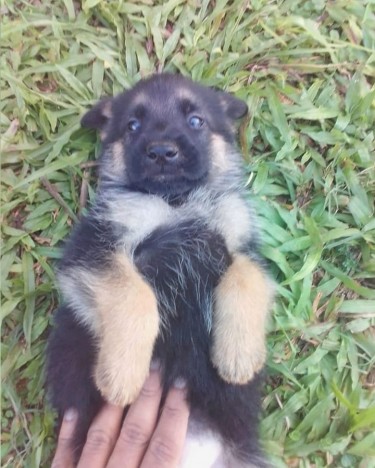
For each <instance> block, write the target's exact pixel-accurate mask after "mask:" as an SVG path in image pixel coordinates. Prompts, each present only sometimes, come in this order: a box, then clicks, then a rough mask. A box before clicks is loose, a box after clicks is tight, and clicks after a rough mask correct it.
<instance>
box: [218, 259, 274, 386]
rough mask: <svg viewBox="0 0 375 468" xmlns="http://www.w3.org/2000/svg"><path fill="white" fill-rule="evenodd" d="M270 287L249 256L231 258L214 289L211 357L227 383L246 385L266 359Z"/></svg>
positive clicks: (271, 295)
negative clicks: (266, 323) (231, 260)
mask: <svg viewBox="0 0 375 468" xmlns="http://www.w3.org/2000/svg"><path fill="white" fill-rule="evenodd" d="M272 298H273V288H272V285H271V283H270V281H269V280H268V278H267V277H266V276H265V274H264V272H263V271H262V270H261V268H260V267H259V266H258V265H257V264H256V263H254V262H253V261H251V260H250V259H249V258H247V257H245V256H243V255H239V256H237V257H235V258H234V260H233V263H232V264H231V265H230V267H229V268H228V270H227V271H226V273H225V274H224V276H223V278H222V279H221V281H220V283H219V285H218V286H217V288H216V291H215V309H214V317H213V335H212V336H213V342H212V347H211V360H212V363H213V365H214V366H215V367H216V368H217V371H218V373H219V375H220V376H221V377H222V378H223V379H224V380H225V381H227V382H229V383H233V384H245V383H247V382H249V381H250V380H251V379H252V378H253V377H254V374H256V373H257V372H259V371H260V370H261V369H262V367H263V365H264V363H265V360H266V345H265V322H266V318H267V314H268V310H269V308H270V305H271V302H272Z"/></svg>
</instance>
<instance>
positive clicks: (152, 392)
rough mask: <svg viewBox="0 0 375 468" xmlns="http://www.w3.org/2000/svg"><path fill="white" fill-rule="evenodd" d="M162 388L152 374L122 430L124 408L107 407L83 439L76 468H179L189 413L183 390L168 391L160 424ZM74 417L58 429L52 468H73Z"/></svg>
mask: <svg viewBox="0 0 375 468" xmlns="http://www.w3.org/2000/svg"><path fill="white" fill-rule="evenodd" d="M161 395H162V388H161V383H160V375H159V373H158V372H156V371H151V373H150V375H149V377H148V378H147V380H146V382H145V384H144V386H143V388H142V391H141V393H140V395H139V396H138V398H137V400H136V401H135V402H134V403H133V404H132V405H131V406H130V408H129V411H128V413H127V415H126V417H125V420H124V422H123V424H122V426H121V421H122V416H123V411H124V410H123V408H122V407H119V406H114V405H111V404H105V405H104V407H103V408H102V410H101V411H100V412H99V413H98V415H97V416H96V418H95V419H94V421H93V423H92V424H91V427H90V429H89V431H88V434H87V440H86V443H85V446H84V448H83V451H82V455H81V457H80V459H79V462H78V465H77V468H119V467H121V468H154V467H155V466H157V467H158V468H159V467H160V468H172V467H176V466H178V462H179V460H180V457H181V454H182V449H183V445H184V441H185V436H186V431H187V424H188V418H189V409H188V406H187V403H186V399H185V396H186V392H185V385H184V383H183V382H181V381H177V382H176V383H175V385H174V387H173V388H171V389H170V391H169V393H168V395H167V398H166V401H165V404H164V406H163V409H162V412H161V416H160V418H159V420H157V419H158V413H159V406H160V400H161ZM76 418H77V415H76V413H75V412H74V411H72V410H69V411H68V412H67V413H66V414H65V416H64V420H63V422H62V425H61V429H60V434H59V439H58V442H57V449H56V453H55V456H54V459H53V462H52V468H72V467H74V462H73V453H72V450H71V442H72V438H73V437H74V428H75V424H76Z"/></svg>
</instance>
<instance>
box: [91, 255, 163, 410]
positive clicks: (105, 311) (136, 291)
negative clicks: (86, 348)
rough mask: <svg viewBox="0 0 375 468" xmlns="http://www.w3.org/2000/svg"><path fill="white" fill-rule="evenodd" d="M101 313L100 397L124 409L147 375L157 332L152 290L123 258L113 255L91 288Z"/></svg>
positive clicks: (98, 361)
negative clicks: (97, 281)
mask: <svg viewBox="0 0 375 468" xmlns="http://www.w3.org/2000/svg"><path fill="white" fill-rule="evenodd" d="M94 302H95V305H96V309H97V312H98V314H99V321H100V330H99V333H100V335H99V354H98V360H97V364H96V367H95V375H94V378H95V382H96V385H97V386H98V388H99V390H100V392H101V393H102V395H103V396H104V398H105V399H106V400H108V401H110V402H111V403H114V404H118V405H127V404H129V403H131V402H132V401H133V400H134V399H135V398H136V396H137V395H138V393H139V391H140V390H141V387H142V385H143V383H144V381H145V379H146V377H147V375H148V372H149V368H150V361H151V358H152V351H153V347H154V343H155V340H156V337H157V335H158V331H159V315H158V309H157V301H156V298H155V295H154V293H153V291H152V289H151V287H150V286H149V285H148V284H147V283H146V282H145V280H144V279H143V278H142V277H141V275H140V274H139V273H138V272H137V271H136V269H135V267H134V266H133V265H132V263H131V262H130V261H129V260H128V259H127V258H126V257H125V255H120V254H115V256H114V259H113V263H112V269H111V271H106V272H105V274H104V275H103V276H102V277H101V278H100V283H98V285H97V287H96V288H95V301H94Z"/></svg>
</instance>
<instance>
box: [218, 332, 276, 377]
mask: <svg viewBox="0 0 375 468" xmlns="http://www.w3.org/2000/svg"><path fill="white" fill-rule="evenodd" d="M225 343H226V345H225ZM266 355H267V353H266V347H265V345H264V342H259V341H258V342H257V343H254V342H247V343H244V342H243V340H240V341H238V340H237V341H236V342H232V341H231V339H228V340H223V339H216V340H215V341H214V344H213V346H212V349H211V360H212V363H213V365H214V367H216V369H217V371H218V374H219V375H220V377H221V378H222V379H223V380H225V381H226V382H228V383H232V384H246V383H247V382H250V380H252V378H253V377H254V375H255V374H257V373H258V372H259V371H260V370H261V369H262V368H263V366H264V363H265V361H266Z"/></svg>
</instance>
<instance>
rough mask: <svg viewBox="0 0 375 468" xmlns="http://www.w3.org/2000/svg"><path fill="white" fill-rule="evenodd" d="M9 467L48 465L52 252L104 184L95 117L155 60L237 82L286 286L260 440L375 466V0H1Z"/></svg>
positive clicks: (220, 81)
mask: <svg viewBox="0 0 375 468" xmlns="http://www.w3.org/2000/svg"><path fill="white" fill-rule="evenodd" d="M0 12H1V14H2V28H1V48H2V54H1V58H0V70H1V76H0V79H1V101H0V123H1V127H2V138H1V161H2V173H1V186H2V190H1V216H2V227H1V229H2V238H3V243H2V259H1V294H2V308H1V316H2V399H1V403H2V420H1V424H2V435H1V441H2V466H4V467H14V468H21V467H39V466H40V467H45V466H48V463H47V460H48V459H49V457H50V454H51V452H52V451H53V447H54V438H53V437H54V436H53V425H54V415H53V413H52V412H51V411H50V409H48V405H47V401H46V395H45V391H44V381H43V363H44V350H45V344H46V338H47V336H48V330H49V327H50V325H51V323H52V320H53V312H54V310H55V308H56V305H57V303H58V292H57V291H56V286H55V278H54V264H55V262H56V260H57V259H58V258H59V255H60V252H61V251H60V247H61V243H62V241H63V240H64V239H65V238H66V236H67V235H68V234H69V232H70V231H71V227H72V225H73V224H74V222H75V220H76V219H77V217H79V215H80V212H81V211H82V210H84V209H85V206H87V205H88V204H90V200H92V199H93V198H94V193H95V183H96V177H95V160H96V157H97V155H98V152H99V142H98V139H97V137H96V136H95V135H94V134H93V133H92V132H88V131H86V130H82V129H80V123H79V122H80V117H81V116H82V114H83V113H84V111H85V109H87V108H89V107H90V106H91V105H92V104H93V103H94V102H95V101H96V100H98V99H99V98H100V97H101V96H105V95H113V94H115V93H118V92H119V91H121V90H123V89H124V88H128V87H129V86H131V85H132V84H133V83H135V82H137V80H139V79H140V78H141V77H143V76H147V75H149V74H150V73H153V72H155V71H161V70H165V71H172V72H180V73H183V74H185V75H188V76H191V77H192V78H193V79H195V80H198V81H200V82H201V83H204V84H207V85H210V86H217V87H220V88H223V89H226V90H228V91H231V92H233V93H235V94H236V95H237V96H238V97H240V98H242V99H244V100H246V101H247V103H248V105H249V108H250V115H249V118H248V119H247V121H246V122H244V125H242V127H241V129H240V132H239V136H240V138H239V140H240V145H241V147H242V150H243V152H244V163H245V165H246V169H247V173H248V179H247V186H248V191H249V197H252V199H253V200H254V203H255V205H256V206H257V208H258V211H259V216H260V221H261V226H262V230H263V234H262V240H263V253H264V256H265V257H266V258H267V259H268V261H269V265H270V269H271V272H272V275H273V277H274V278H275V280H276V282H277V284H278V287H277V292H278V297H277V301H276V304H275V306H274V309H273V313H272V318H271V320H270V323H269V335H268V350H269V355H268V362H267V369H266V370H267V381H266V386H265V389H264V399H263V415H262V421H261V432H262V440H263V441H264V447H265V450H266V452H267V454H268V456H269V458H270V460H272V462H273V463H274V466H276V467H326V466H327V467H328V466H329V467H361V468H368V467H374V466H375V392H374V388H375V368H374V361H375V288H374V286H375V219H374V195H375V135H374V130H375V87H374V83H375V2H374V0H335V1H333V0H331V1H323V0H306V1H305V0H253V1H243V0H241V1H239V0H233V1H222V0H217V1H208V0H202V1H198V0H189V1H181V0H169V1H167V2H160V1H156V2H154V1H151V0H143V1H142V0H141V1H129V2H127V1H121V0H119V1H110V0H102V1H100V0H85V1H82V2H78V1H74V2H73V0H60V1H54V2H43V1H38V0H34V1H31V0H30V1H11V0H1V2H0Z"/></svg>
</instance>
